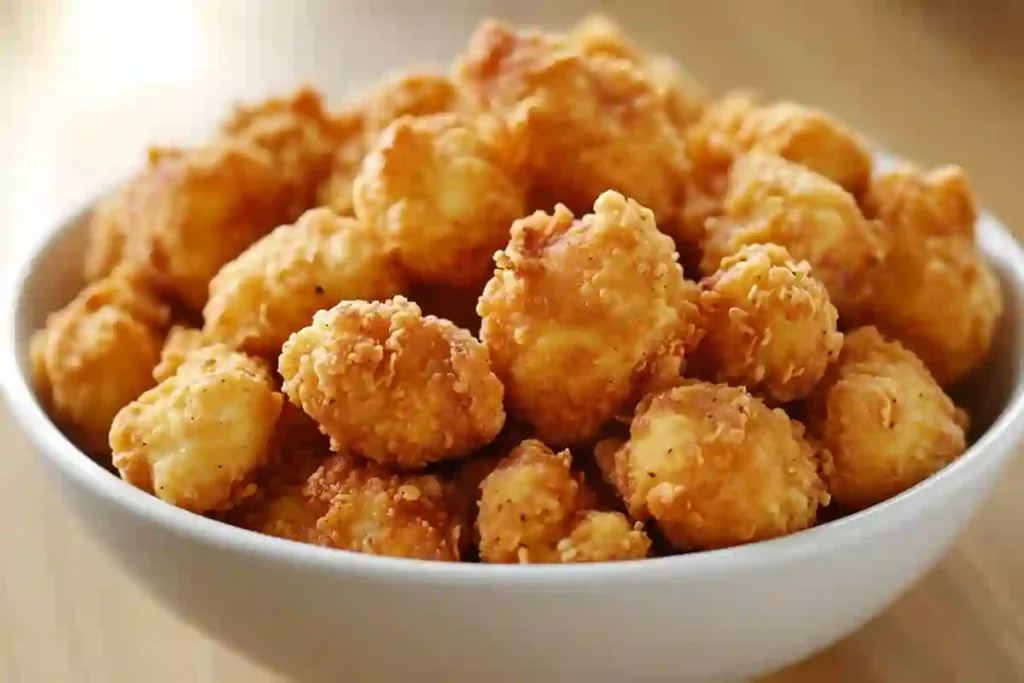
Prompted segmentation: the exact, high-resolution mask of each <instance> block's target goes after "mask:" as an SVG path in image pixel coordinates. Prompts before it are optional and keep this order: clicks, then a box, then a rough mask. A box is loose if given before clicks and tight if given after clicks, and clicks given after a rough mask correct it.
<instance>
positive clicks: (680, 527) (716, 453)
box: [596, 381, 829, 550]
mask: <svg viewBox="0 0 1024 683" xmlns="http://www.w3.org/2000/svg"><path fill="white" fill-rule="evenodd" d="M596 456H597V458H598V462H599V463H600V464H601V465H602V469H603V470H604V471H605V472H606V476H608V477H609V478H610V479H611V480H612V482H613V483H614V484H615V485H616V487H617V488H618V489H619V492H620V494H621V495H622V497H623V499H624V500H625V502H626V506H627V508H628V510H629V513H630V515H631V516H632V517H633V518H634V519H638V520H645V519H653V520H654V521H655V522H657V524H658V526H659V528H660V529H661V530H662V532H663V533H664V535H665V537H666V538H667V539H668V540H669V541H670V542H671V543H672V544H674V545H675V546H676V547H677V548H678V549H680V550H709V549H713V548H724V547H728V546H734V545H739V544H743V543H750V542H753V541H760V540H765V539H769V538H774V537H777V536H784V535H786V534H791V533H793V532H796V531H800V530H801V529H806V528H808V527H810V526H811V525H812V524H814V521H815V516H816V514H817V511H818V508H819V506H821V505H825V504H827V503H828V500H829V496H828V492H827V491H826V489H825V484H824V483H823V481H822V479H821V476H820V474H819V469H820V468H821V467H822V463H821V462H820V461H819V458H818V456H817V455H816V454H815V452H814V450H813V449H812V447H811V446H810V445H809V444H808V443H807V441H806V440H805V439H804V436H803V426H802V425H801V424H800V423H799V422H796V421H794V420H791V419H790V418H789V417H788V416H787V415H786V413H785V412H783V411H782V410H781V409H779V408H776V409H774V410H773V409H771V408H769V407H768V406H766V405H765V404H764V403H763V402H762V401H761V400H760V399H758V398H755V397H754V396H751V395H750V394H749V393H747V391H746V389H743V388H738V387H730V386H726V385H724V384H708V383H705V382H695V381H694V382H686V383H684V384H682V385H681V386H677V387H674V388H672V389H670V390H667V391H664V392H659V393H655V394H651V395H649V396H647V397H646V398H645V399H644V400H643V402H641V404H640V406H639V407H638V408H637V412H636V417H634V418H633V423H632V425H631V426H630V437H629V441H628V442H627V443H626V444H625V445H624V446H623V447H622V448H619V449H618V450H617V451H614V455H613V456H611V459H612V462H611V463H609V462H608V460H609V453H608V450H607V449H606V448H604V447H601V448H598V450H597V453H596Z"/></svg>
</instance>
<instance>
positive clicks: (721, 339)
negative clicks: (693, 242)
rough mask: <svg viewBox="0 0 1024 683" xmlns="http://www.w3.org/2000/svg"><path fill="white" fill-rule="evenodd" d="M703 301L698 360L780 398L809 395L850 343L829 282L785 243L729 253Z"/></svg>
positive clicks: (713, 372) (732, 380) (716, 374)
mask: <svg viewBox="0 0 1024 683" xmlns="http://www.w3.org/2000/svg"><path fill="white" fill-rule="evenodd" d="M699 308H700V328H701V331H702V332H703V335H704V336H703V338H702V339H701V341H700V344H699V345H698V347H697V350H696V352H695V355H694V365H695V367H697V368H699V369H700V370H703V371H705V372H706V373H707V374H708V376H709V377H711V378H713V379H714V380H716V381H718V382H723V383H728V384H735V385H743V386H746V387H747V388H748V389H750V390H751V391H753V392H754V393H759V394H762V395H764V396H765V397H767V398H768V399H770V400H772V401H775V402H779V403H785V402H787V401H792V400H795V399H798V398H803V397H805V396H807V394H809V393H810V392H811V390H812V389H814V386H815V385H816V384H817V383H818V381H819V380H820V379H821V377H822V375H823V374H824V373H825V368H826V367H827V366H828V364H829V362H831V361H832V360H833V359H834V358H835V357H836V356H837V355H838V354H839V349H840V348H841V347H842V345H843V335H842V334H841V333H840V332H837V331H836V325H837V321H838V314H837V313H836V308H835V306H833V305H832V302H831V301H830V300H829V297H828V292H827V291H825V286H824V285H822V284H821V283H820V282H818V280H817V279H815V278H814V277H813V276H812V275H811V267H810V266H809V265H808V264H807V262H806V261H800V262H799V263H796V262H794V261H793V259H792V258H791V257H790V255H789V252H788V251H786V248H785V247H780V246H778V245H777V244H756V245H750V246H746V247H743V248H742V249H741V250H740V251H739V252H738V253H737V254H736V255H734V256H730V257H727V258H725V259H724V260H723V261H722V264H721V268H720V269H719V270H718V272H716V273H715V274H714V275H711V276H710V277H708V278H705V279H704V280H703V281H702V282H701V294H700V302H699Z"/></svg>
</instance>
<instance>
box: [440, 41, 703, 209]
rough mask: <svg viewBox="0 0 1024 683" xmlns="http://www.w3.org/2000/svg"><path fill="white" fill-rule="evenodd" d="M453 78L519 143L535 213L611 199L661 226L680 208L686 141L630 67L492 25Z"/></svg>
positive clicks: (646, 81)
mask: <svg viewBox="0 0 1024 683" xmlns="http://www.w3.org/2000/svg"><path fill="white" fill-rule="evenodd" d="M454 78H455V80H456V82H457V83H458V84H459V85H460V86H461V87H462V88H463V89H465V90H466V92H467V93H469V94H470V95H471V99H472V101H473V102H474V103H475V105H476V106H479V107H481V108H483V109H486V110H489V111H491V112H493V113H495V114H497V115H499V116H501V117H503V118H504V120H505V121H506V123H507V124H508V126H509V128H510V129H511V130H513V131H516V133H517V134H518V135H521V136H522V139H523V140H524V141H525V146H526V150H527V153H526V155H525V159H526V163H527V169H526V170H527V173H528V174H529V176H530V177H531V179H532V181H533V186H534V187H533V194H534V197H533V202H534V204H535V205H544V204H547V205H548V206H550V205H551V204H553V203H554V201H558V202H562V203H564V204H566V205H567V206H569V207H570V208H571V209H573V210H575V211H582V210H585V209H586V208H587V207H589V206H590V205H591V204H592V203H593V202H594V200H596V199H597V197H598V196H599V195H600V194H601V193H602V192H604V191H605V190H608V189H612V190H616V191H619V192H621V193H623V194H625V195H627V196H629V197H632V198H633V199H635V200H636V201H638V202H640V203H641V204H643V205H644V206H647V207H650V208H651V210H653V211H654V213H655V215H657V216H659V217H661V216H668V215H670V214H672V213H673V212H674V210H675V208H676V207H677V205H678V204H679V203H680V201H681V199H682V195H681V193H682V182H683V180H684V178H683V175H684V172H685V171H686V167H687V163H686V153H685V150H684V147H683V141H682V138H681V136H680V134H679V131H678V130H677V129H676V127H675V126H674V125H673V123H672V121H671V119H670V118H669V115H668V111H667V105H666V101H665V97H664V96H663V95H662V93H661V92H660V91H659V88H658V86H657V85H655V84H654V83H653V82H652V80H651V79H650V78H648V77H646V76H645V75H644V74H643V72H642V71H641V70H640V69H639V68H638V67H637V66H636V65H634V64H632V63H631V62H629V61H627V60H623V59H616V58H610V57H605V56H600V55H599V56H587V55H584V54H581V53H580V52H579V51H578V50H576V49H575V48H574V47H573V46H572V45H571V43H568V42H567V41H565V40H562V39H560V38H557V37H554V36H549V35H545V34H541V33H537V32H529V31H516V30H513V29H511V28H510V27H508V26H506V25H504V24H501V23H499V22H495V21H487V22H484V23H483V24H481V25H480V26H479V27H478V29H477V31H476V33H475V34H474V35H473V37H472V38H471V39H470V43H469V47H468V48H467V50H466V52H465V53H464V54H463V56H462V57H461V58H460V60H459V61H458V63H457V64H456V68H455V75H454ZM552 200H554V201H552Z"/></svg>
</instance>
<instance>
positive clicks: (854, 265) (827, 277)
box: [701, 153, 889, 315]
mask: <svg viewBox="0 0 1024 683" xmlns="http://www.w3.org/2000/svg"><path fill="white" fill-rule="evenodd" d="M768 243H774V244H778V245H781V246H783V247H785V248H786V249H787V250H788V251H789V253H790V254H791V255H792V257H793V258H794V259H798V260H806V261H807V262H808V263H810V265H811V272H812V274H813V275H814V276H815V277H816V278H817V279H818V280H820V281H821V282H822V283H823V284H824V285H825V287H826V288H827V289H828V292H829V296H830V297H831V299H832V301H833V303H834V304H835V306H836V308H837V309H838V310H839V313H840V315H842V314H843V313H844V311H846V310H849V309H850V308H851V307H853V306H854V305H856V304H857V303H859V302H860V301H862V300H863V299H864V298H865V297H866V296H867V294H868V290H869V288H870V286H871V284H870V274H871V271H872V269H873V268H876V267H877V266H878V264H879V263H880V262H881V260H882V258H883V257H884V256H885V253H886V252H887V250H888V248H889V239H888V236H887V235H886V234H885V232H884V231H883V229H882V228H881V226H879V225H878V224H877V223H875V222H873V221H868V220H867V219H865V218H864V216H863V214H862V213H861V211H860V208H859V207H858V206H857V203H856V201H855V200H854V198H853V196H852V195H851V194H850V193H849V192H847V191H846V190H844V189H843V188H842V187H840V186H839V185H837V184H835V183H834V182H832V181H831V180H829V179H828V178H826V177H825V176H822V175H819V174H817V173H815V172H814V171H811V170H809V169H808V168H806V167H804V166H801V165H799V164H796V163H793V162H791V161H787V160H785V159H783V158H781V157H777V156H770V155H766V154H762V153H752V154H749V155H746V156H743V157H741V158H740V159H739V160H737V161H736V163H735V164H733V166H732V169H731V171H730V174H729V185H728V190H727V192H726V195H725V200H724V204H723V209H722V216H721V217H720V218H713V219H710V220H709V221H708V222H707V237H706V241H705V244H704V259H703V261H702V262H701V269H702V270H703V271H704V272H705V273H713V272H714V271H716V270H718V266H719V264H720V263H721V260H722V259H723V258H725V257H726V256H730V255H732V254H735V253H736V252H737V251H739V249H740V248H741V247H743V246H745V245H748V244H768Z"/></svg>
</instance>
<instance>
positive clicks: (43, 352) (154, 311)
mask: <svg viewBox="0 0 1024 683" xmlns="http://www.w3.org/2000/svg"><path fill="white" fill-rule="evenodd" d="M168 318H169V311H168V310H167V307H166V306H164V305H163V304H162V303H160V302H159V301H158V300H157V299H156V298H154V297H153V295H152V293H150V292H149V291H148V290H147V289H146V287H145V284H144V283H143V282H141V281H140V280H139V279H138V278H137V277H136V276H134V275H132V274H130V273H127V272H124V271H120V270H119V271H117V272H115V273H114V274H113V275H111V276H110V277H107V278H104V279H102V280H98V281H96V282H94V283H93V284H91V285H89V286H88V287H86V288H85V289H84V290H82V292H80V293H79V294H78V296H77V297H75V299H74V300H73V301H71V303H69V304H68V305H67V306H65V307H64V308H63V309H61V310H60V311H57V312H56V313H53V314H51V315H50V316H49V317H48V318H47V321H46V326H45V327H44V328H43V329H41V330H38V331H37V332H36V333H35V334H34V335H33V337H32V343H31V356H32V374H33V379H34V381H35V383H36V387H37V391H38V392H39V394H40V396H41V398H42V400H43V402H44V403H45V404H46V405H47V407H48V409H49V410H50V412H51V414H52V415H53V417H54V419H55V420H56V421H57V422H58V423H60V424H61V425H62V426H63V427H64V428H65V429H67V430H68V431H69V432H70V433H71V434H72V435H73V436H74V438H75V439H76V440H77V441H78V442H79V443H80V444H81V446H82V447H83V448H84V449H85V450H86V451H88V452H89V453H90V454H91V455H93V456H94V457H97V458H100V459H101V460H106V455H107V453H109V449H108V447H107V434H108V432H109V431H110V425H111V422H112V421H113V419H114V416H115V415H116V414H117V412H118V411H119V410H121V408H123V407H124V406H125V405H127V404H128V403H130V402H131V401H133V400H134V399H135V398H137V397H138V396H139V394H141V393H142V392H144V391H145V390H147V389H149V388H150V387H152V386H153V383H154V382H153V377H152V373H153V368H154V367H155V366H156V364H157V362H158V361H159V359H160V346H161V341H162V339H163V331H164V329H165V328H166V326H167V322H168Z"/></svg>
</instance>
